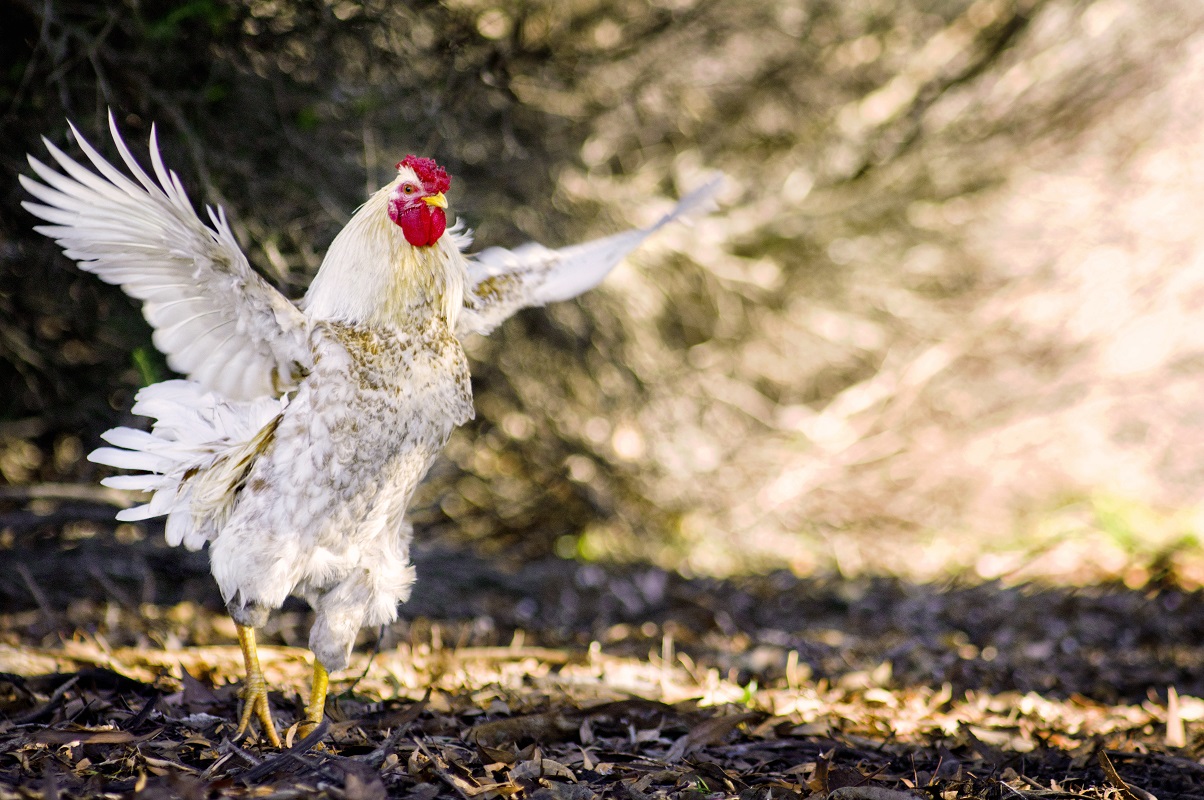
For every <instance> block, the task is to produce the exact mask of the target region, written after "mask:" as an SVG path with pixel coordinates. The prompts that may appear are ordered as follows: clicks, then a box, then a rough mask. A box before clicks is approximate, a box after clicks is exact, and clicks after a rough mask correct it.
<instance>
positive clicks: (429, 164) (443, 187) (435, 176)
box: [397, 155, 451, 192]
mask: <svg viewBox="0 0 1204 800" xmlns="http://www.w3.org/2000/svg"><path fill="white" fill-rule="evenodd" d="M402 167H409V168H410V169H412V170H414V174H415V175H417V176H418V180H420V181H422V186H423V188H424V189H426V190H427V191H428V192H446V191H447V190H448V189H450V188H451V178H449V177H447V170H445V169H444V168H443V167H441V166H439V165H438V164H436V163H435V159H433V158H419V157H418V156H415V155H409V156H406V157H405V158H403V159H402V160H401V161H398V162H397V168H398V169H401V168H402Z"/></svg>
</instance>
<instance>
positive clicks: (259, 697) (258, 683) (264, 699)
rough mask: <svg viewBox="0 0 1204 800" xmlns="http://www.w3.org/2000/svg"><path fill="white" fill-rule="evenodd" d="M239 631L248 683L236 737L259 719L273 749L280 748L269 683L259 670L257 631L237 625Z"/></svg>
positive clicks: (243, 696) (243, 693)
mask: <svg viewBox="0 0 1204 800" xmlns="http://www.w3.org/2000/svg"><path fill="white" fill-rule="evenodd" d="M235 627H236V628H237V629H238V644H239V646H240V647H242V659H243V662H244V663H245V664H246V665H247V682H246V683H245V684H243V689H242V702H243V706H242V715H241V716H240V717H239V720H238V731H237V733H236V734H235V735H236V736H242V735H243V734H244V733H246V732H247V726H248V725H250V724H251V717H252V716H255V717H257V718H258V719H259V726H260V727H261V728H263V735H264V736H266V737H268V741H269V742H271V743H272V746H273V747H280V736H279V735H277V733H276V725H275V724H274V723H273V722H272V711H271V708H270V707H269V706H268V683H267V681H266V680H264V678H263V670H262V669H260V668H259V651H258V650H257V649H256V647H255V629H254V628H251V627H248V626H246V625H239V624H237V623H235Z"/></svg>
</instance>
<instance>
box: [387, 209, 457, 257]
mask: <svg viewBox="0 0 1204 800" xmlns="http://www.w3.org/2000/svg"><path fill="white" fill-rule="evenodd" d="M389 211H390V214H389V216H390V217H392V218H393V221H394V222H396V223H397V224H398V225H400V226H401V232H402V234H404V235H405V237H406V241H407V242H409V243H410V244H412V245H414V246H415V247H429V246H430V245H432V244H434V243H435V242H437V241H439V237H440V236H442V235H443V232H444V231H445V230H447V215H446V214H444V213H443V209H441V208H438V207H431V206H428V205H427V204H426V203H424V202H421V201H420V202H419V203H416V204H414V205H412V206H410V207H409V208H401V209H394V208H393V207H392V206H390V208H389Z"/></svg>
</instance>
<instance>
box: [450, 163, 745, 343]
mask: <svg viewBox="0 0 1204 800" xmlns="http://www.w3.org/2000/svg"><path fill="white" fill-rule="evenodd" d="M723 181H724V177H723V175H722V174H716V175H714V176H712V177H711V178H710V179H709V180H708V181H707V182H706V183H705V184H703V185H702V186H700V187H699V188H697V189H695V190H694V191H692V192H690V193H689V194H688V195H686V196H685V197H683V198H682V199H681V201H680V202H679V203H678V204H677V206H676V207H675V208H674V209H673V210H672V211H670V212H669V213H668V214H666V215H665V216H664V217H662V218H661V219H660V220H659V221H658V222H657V223H656V224H654V225H652V226H650V227H647V228H638V229H635V230H630V231H626V232H624V233H619V234H615V235H614V236H607V237H605V238H603V239H595V240H594V241H592V242H586V243H584V244H579V245H574V246H572V247H565V248H562V249H560V250H552V249H549V248H547V247H544V246H543V245H541V244H537V243H534V242H532V243H529V244H524V245H522V246H520V247H516V248H515V249H513V250H506V249H505V248H501V247H491V248H489V249H487V250H483V251H481V252H480V253H478V254H476V255H475V256H471V257H470V258H469V259H468V289H467V290H466V291H465V293H464V310H463V311H462V312H461V314H460V318H459V323H458V325H457V328H456V333H457V334H458V335H460V336H464V335H466V334H468V333H482V334H484V333H489V332H490V331H491V330H493V329H494V328H496V327H497V326H498V325H500V324H502V322H504V321H505V320H506V319H507V318H509V317H510V316H511V315H512V314H514V313H515V312H516V311H518V310H520V309H523V308H529V307H531V306H542V305H546V304H548V303H552V302H555V301H558V300H568V299H569V298H572V297H576V296H577V295H579V294H581V293H582V292H585V291H587V290H589V289H592V288H593V287H595V286H597V285H598V284H599V283H601V282H602V279H603V278H605V277H606V275H607V274H608V273H609V272H610V271H611V270H612V269H614V268H615V267H616V266H617V265H618V264H619V262H620V261H622V260H623V258H624V257H626V256H627V255H628V254H629V253H630V252H631V251H633V250H635V249H636V248H637V247H639V246H640V245H641V244H642V243H643V242H644V240H645V239H647V238H648V237H649V236H651V235H652V234H653V233H655V232H656V231H658V230H660V229H661V228H663V227H664V226H666V225H668V224H669V223H671V222H673V221H675V220H678V219H681V218H683V217H686V216H689V215H692V214H697V213H700V212H705V211H709V210H711V208H712V207H713V206H714V198H715V195H716V193H718V191H719V190H720V189H721V188H722V186H723Z"/></svg>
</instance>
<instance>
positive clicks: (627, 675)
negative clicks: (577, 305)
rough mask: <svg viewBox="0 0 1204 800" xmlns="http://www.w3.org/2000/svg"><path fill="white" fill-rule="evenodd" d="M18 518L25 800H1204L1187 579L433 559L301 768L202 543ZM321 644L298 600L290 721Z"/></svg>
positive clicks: (286, 690)
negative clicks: (262, 714) (1127, 581)
mask: <svg viewBox="0 0 1204 800" xmlns="http://www.w3.org/2000/svg"><path fill="white" fill-rule="evenodd" d="M10 507H11V504H10ZM78 511H79V509H77V512H78ZM95 516H101V515H100V514H99V513H97V514H96V515H95ZM18 517H19V518H23V519H26V521H28V519H29V518H28V517H27V516H26V515H24V514H23V513H22V512H20V511H12V512H10V513H9V514H7V515H6V518H5V521H6V522H8V523H11V522H12V521H13V520H14V519H15V518H18ZM52 517H53V515H52ZM10 530H18V531H19V533H18V534H17V535H16V536H15V537H10V541H7V542H5V543H4V544H5V546H6V551H5V554H4V555H5V558H4V560H5V565H6V566H5V577H4V580H3V581H0V672H2V673H3V675H0V714H2V715H3V717H2V721H0V797H3V798H9V797H72V798H73V797H96V796H111V797H184V798H206V797H340V798H341V797H346V798H378V797H412V798H433V797H437V796H459V797H464V798H475V797H481V798H494V797H532V798H535V797H538V798H591V797H615V798H643V797H741V798H768V797H810V796H818V797H824V796H830V797H838V798H864V799H866V800H879V799H880V798H887V799H888V800H894V798H905V797H931V798H961V797H976V798H977V797H983V798H1005V797H1033V798H1036V797H1041V798H1050V797H1095V798H1105V797H1106V798H1144V797H1149V796H1154V797H1159V798H1189V797H1204V767H1202V766H1201V765H1200V763H1199V761H1198V755H1199V749H1200V747H1199V741H1198V738H1197V736H1198V733H1199V731H1200V730H1201V720H1204V701H1202V700H1200V699H1197V698H1200V697H1204V670H1202V669H1201V668H1200V664H1201V661H1202V660H1204V594H1202V593H1201V592H1200V591H1198V590H1195V591H1189V590H1185V589H1182V588H1178V587H1177V586H1176V583H1177V576H1176V575H1175V574H1174V573H1173V572H1168V573H1163V574H1161V575H1155V578H1154V580H1153V581H1152V582H1151V583H1149V584H1148V585H1146V586H1142V587H1139V588H1129V587H1127V586H1125V585H1124V584H1123V583H1122V582H1120V581H1113V582H1101V583H1096V584H1095V585H1088V586H1083V587H1081V588H1066V587H1061V588H1058V587H1053V586H1040V585H1037V584H1033V583H1028V584H1024V585H1009V584H1008V583H1006V582H994V583H985V584H984V583H981V582H979V583H976V584H974V583H969V582H966V583H960V582H956V581H949V582H945V583H943V584H920V583H910V582H908V581H905V580H903V579H900V578H887V577H876V578H875V577H853V578H845V577H841V576H839V575H835V574H832V575H829V576H826V577H811V578H798V577H795V576H794V575H791V574H788V573H784V572H782V573H775V574H767V575H760V576H754V577H746V578H741V579H736V580H718V579H686V578H683V577H681V576H680V575H677V574H675V573H670V572H665V571H663V570H661V569H658V568H655V567H649V566H626V567H624V566H601V565H597V564H585V563H578V562H573V561H565V560H559V559H548V560H542V561H538V562H534V563H526V564H525V565H522V566H519V565H515V564H507V563H506V562H505V560H503V559H498V558H489V559H484V558H480V557H477V556H474V555H472V554H471V553H467V552H457V551H451V550H447V549H445V548H442V547H436V546H433V545H427V546H425V547H423V548H422V549H421V550H420V551H419V553H418V556H417V566H418V571H419V576H420V577H419V582H418V584H417V590H416V592H415V595H414V598H413V599H412V601H411V602H410V603H408V604H406V605H405V606H404V607H403V614H402V619H401V620H399V621H398V622H397V623H396V624H394V625H393V626H391V627H389V628H388V629H386V630H384V631H381V632H380V634H379V647H377V642H376V641H374V640H376V639H377V636H376V635H375V634H373V635H367V634H366V635H365V638H364V639H363V640H362V641H361V643H360V646H359V647H358V648H357V655H356V658H355V660H354V662H353V664H352V666H351V668H350V669H348V670H347V671H346V672H345V673H340V674H338V675H336V676H335V680H334V683H333V688H332V693H331V698H332V699H331V702H330V703H329V705H328V714H327V716H328V725H327V726H326V727H325V729H324V730H322V731H320V736H314V737H310V739H306V740H302V741H297V739H296V736H295V730H293V729H291V728H290V729H289V730H288V731H287V733H285V737H286V749H285V750H284V751H283V752H282V751H277V750H275V749H273V748H271V747H270V746H266V745H265V744H264V743H263V741H262V740H261V739H259V738H258V737H256V736H251V737H249V738H248V739H244V740H242V741H234V740H233V733H234V722H235V720H236V719H237V712H238V694H237V693H238V681H239V677H240V674H241V658H240V654H239V651H238V648H237V646H236V645H235V644H234V636H233V627H232V624H231V623H230V621H229V620H228V618H227V617H225V616H224V614H223V613H222V609H221V603H220V599H219V597H218V595H217V592H216V589H215V588H214V586H213V584H212V581H211V578H210V577H209V575H208V571H207V565H206V561H205V556H204V554H203V553H198V554H189V553H184V552H177V551H173V550H170V549H168V548H166V547H165V546H164V545H163V544H162V540H161V538H160V537H159V535H157V533H156V532H154V531H151V532H149V534H148V535H147V536H146V537H145V538H142V539H140V540H137V541H132V540H131V539H134V538H137V537H131V536H130V531H129V529H128V528H122V529H120V531H119V532H116V533H115V532H114V530H113V529H111V528H108V527H106V526H104V525H102V524H91V525H77V526H75V527H74V528H71V527H69V529H68V530H69V531H74V532H75V538H74V539H72V538H70V537H64V536H63V535H62V533H63V532H62V530H58V529H56V528H55V527H54V526H53V525H49V526H39V525H33V524H31V525H26V526H24V527H22V526H16V527H15V528H10ZM81 531H83V532H81ZM66 576H69V580H68V579H65V578H66ZM307 627H308V611H307V610H306V609H304V608H303V607H301V606H297V607H288V608H286V609H285V611H284V612H283V613H281V614H278V615H277V616H276V617H275V618H274V619H273V620H272V622H271V623H270V625H269V626H268V628H267V629H266V630H265V631H264V632H263V636H262V638H261V641H262V642H265V643H266V646H264V647H263V660H264V666H265V671H266V673H267V676H268V679H269V682H270V683H271V685H272V686H273V687H274V689H275V690H276V691H274V692H273V694H272V696H271V698H272V703H273V709H274V713H275V717H276V719H277V721H278V723H279V724H280V725H281V726H282V730H283V728H284V727H285V726H289V725H291V724H292V723H293V722H294V721H295V720H296V719H298V718H299V714H300V710H301V707H302V704H303V700H302V695H303V694H304V693H306V691H307V681H308V677H309V669H310V664H311V663H312V662H311V661H310V660H309V659H310V656H309V653H308V651H307V650H305V649H304V647H305V641H306V635H307ZM374 650H378V652H376V653H375V654H373V651H374ZM318 738H320V739H321V741H316V739H318Z"/></svg>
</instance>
